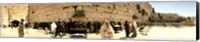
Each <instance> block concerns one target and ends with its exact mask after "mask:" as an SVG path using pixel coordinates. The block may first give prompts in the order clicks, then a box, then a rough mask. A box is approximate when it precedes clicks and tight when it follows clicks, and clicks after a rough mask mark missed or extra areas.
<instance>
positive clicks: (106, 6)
mask: <svg viewBox="0 0 200 42" xmlns="http://www.w3.org/2000/svg"><path fill="white" fill-rule="evenodd" d="M136 4H137V3H76V4H73V3H63V4H29V19H30V22H36V21H37V22H48V21H57V20H58V19H61V20H65V21H68V18H72V19H73V20H81V21H104V20H106V19H108V20H113V21H125V20H128V21H131V20H133V19H132V15H133V14H140V13H138V11H137V10H136ZM139 5H141V7H142V8H143V9H144V10H148V11H147V12H148V14H152V12H151V10H150V9H151V6H150V4H147V3H141V4H139ZM146 5H147V6H148V7H147V6H146ZM149 8H150V9H149ZM76 10H83V11H84V14H86V16H85V17H83V18H73V17H72V15H73V14H74V13H75V11H76Z"/></svg>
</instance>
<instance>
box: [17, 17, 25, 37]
mask: <svg viewBox="0 0 200 42" xmlns="http://www.w3.org/2000/svg"><path fill="white" fill-rule="evenodd" d="M23 22H24V19H21V22H20V24H19V28H18V37H24V25H23Z"/></svg>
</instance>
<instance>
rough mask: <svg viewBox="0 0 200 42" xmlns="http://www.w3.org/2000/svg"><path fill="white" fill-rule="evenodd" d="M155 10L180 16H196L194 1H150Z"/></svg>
mask: <svg viewBox="0 0 200 42" xmlns="http://www.w3.org/2000/svg"><path fill="white" fill-rule="evenodd" d="M150 4H151V5H152V7H154V8H155V11H156V12H161V13H177V14H179V15H181V16H196V3H195V1H190V2H186V1H185V2H172V1H171V2H150Z"/></svg>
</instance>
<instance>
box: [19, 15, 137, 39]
mask: <svg viewBox="0 0 200 42" xmlns="http://www.w3.org/2000/svg"><path fill="white" fill-rule="evenodd" d="M23 22H24V19H21V21H20V24H19V29H18V34H19V37H24V24H23ZM81 25H82V26H81ZM117 25H118V26H119V27H116V25H114V24H113V23H112V22H110V21H108V20H106V21H104V22H103V23H101V22H94V24H93V25H92V23H91V22H87V23H86V24H85V25H83V23H82V24H81V23H79V25H77V23H76V22H74V21H72V20H69V22H68V23H66V22H65V21H60V20H59V21H58V22H52V23H51V30H50V31H49V32H51V33H53V34H54V37H57V36H58V35H59V36H60V37H61V38H62V36H64V35H66V32H69V31H70V28H88V29H90V30H89V31H90V32H92V33H100V34H101V37H102V38H107V37H108V38H113V35H114V34H115V33H117V32H116V31H118V30H119V29H122V26H124V29H125V32H126V37H127V38H129V37H133V38H134V37H136V36H137V31H136V28H137V24H136V22H135V21H133V22H129V21H125V23H124V25H122V24H121V23H120V22H118V23H117ZM92 29H93V30H92Z"/></svg>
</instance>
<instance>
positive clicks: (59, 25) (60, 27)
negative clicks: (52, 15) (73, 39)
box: [54, 21, 65, 38]
mask: <svg viewBox="0 0 200 42" xmlns="http://www.w3.org/2000/svg"><path fill="white" fill-rule="evenodd" d="M60 33H62V34H60ZM63 34H65V29H64V25H63V23H62V22H60V21H58V22H57V27H56V32H55V36H54V38H55V37H57V35H59V36H60V37H61V38H62V36H63Z"/></svg>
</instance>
